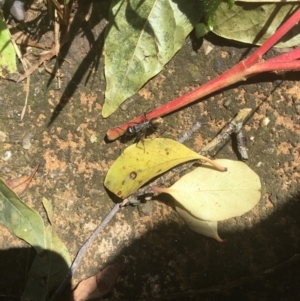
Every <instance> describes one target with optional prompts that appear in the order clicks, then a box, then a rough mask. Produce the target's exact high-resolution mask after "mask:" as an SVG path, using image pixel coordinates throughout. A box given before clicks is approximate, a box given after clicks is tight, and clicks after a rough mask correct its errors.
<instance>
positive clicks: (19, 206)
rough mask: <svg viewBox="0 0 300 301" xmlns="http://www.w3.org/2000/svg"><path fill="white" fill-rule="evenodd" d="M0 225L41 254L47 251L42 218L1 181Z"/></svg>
mask: <svg viewBox="0 0 300 301" xmlns="http://www.w3.org/2000/svg"><path fill="white" fill-rule="evenodd" d="M0 223H1V224H2V225H4V226H5V227H7V228H8V229H9V230H10V231H11V232H13V233H14V234H15V235H16V236H18V237H19V238H21V239H23V240H25V241H26V242H27V243H29V244H30V245H32V246H33V247H34V248H35V249H36V251H37V252H38V253H39V252H41V251H42V250H43V249H45V240H44V222H43V219H42V217H41V216H40V215H39V214H38V213H37V212H36V211H35V210H33V209H31V208H30V207H28V206H27V205H26V204H24V203H23V202H22V201H21V200H20V199H19V197H18V196H17V195H16V194H15V193H14V192H13V191H12V190H11V189H9V188H8V186H7V185H6V184H5V183H4V181H3V180H2V179H0Z"/></svg>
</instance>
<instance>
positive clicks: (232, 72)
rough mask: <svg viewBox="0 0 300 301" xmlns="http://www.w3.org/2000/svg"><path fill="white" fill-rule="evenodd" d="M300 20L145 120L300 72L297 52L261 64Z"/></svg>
mask: <svg viewBox="0 0 300 301" xmlns="http://www.w3.org/2000/svg"><path fill="white" fill-rule="evenodd" d="M299 20H300V9H298V10H297V11H296V12H295V13H294V14H293V15H292V16H291V17H290V18H289V19H288V20H287V21H286V22H285V23H284V24H283V25H282V26H281V27H280V28H279V29H278V30H276V32H275V33H274V34H273V35H272V36H271V37H270V38H269V39H268V40H267V41H266V42H265V43H264V44H263V45H262V46H261V47H259V48H258V49H257V50H256V51H255V52H254V53H253V54H252V55H251V56H250V57H248V58H247V59H245V60H244V61H241V62H239V63H238V64H236V65H235V66H234V67H232V68H231V69H229V70H227V71H226V72H224V73H223V74H221V75H220V76H218V77H217V78H214V79H213V80H211V81H209V82H208V83H206V84H204V85H202V86H200V87H198V88H196V89H195V90H193V91H191V92H188V93H187V94H185V95H183V96H180V97H178V98H175V99H174V100H172V101H170V102H168V103H166V104H163V105H161V106H160V107H158V108H156V109H154V110H153V111H152V112H150V113H148V114H146V118H147V119H148V120H151V119H152V118H155V117H161V116H164V115H167V114H169V113H171V112H174V111H176V110H178V109H181V108H182V107H185V106H187V105H189V104H191V103H192V102H194V101H195V100H197V99H200V98H203V97H205V96H207V95H209V94H211V93H213V92H216V91H218V90H220V89H222V88H225V87H228V86H230V85H232V84H234V83H237V82H239V81H242V80H246V79H247V78H248V77H250V76H253V75H256V74H258V73H262V72H267V71H268V72H269V71H276V70H277V71H279V70H298V69H300V62H299V61H297V60H296V59H298V58H299V57H300V49H299V48H298V49H295V50H292V51H290V52H289V53H285V54H283V55H279V56H277V57H275V58H272V59H270V60H267V61H264V62H259V61H260V60H261V58H262V56H263V55H264V54H265V53H266V52H267V51H268V50H269V49H270V48H271V47H272V46H274V44H275V43H277V42H278V41H279V40H280V39H281V38H282V37H283V36H284V35H285V34H286V33H287V32H288V31H289V30H290V29H291V28H292V27H293V26H295V25H296V24H297V23H298V22H299ZM144 120H145V115H141V116H138V117H135V118H134V119H132V120H131V121H129V122H126V123H124V124H122V125H119V126H117V127H115V128H112V129H110V130H108V131H107V134H106V135H107V138H108V139H109V140H115V139H117V138H119V137H120V136H122V135H124V134H125V132H126V129H127V128H128V127H129V126H132V125H135V124H137V123H141V122H143V121H144Z"/></svg>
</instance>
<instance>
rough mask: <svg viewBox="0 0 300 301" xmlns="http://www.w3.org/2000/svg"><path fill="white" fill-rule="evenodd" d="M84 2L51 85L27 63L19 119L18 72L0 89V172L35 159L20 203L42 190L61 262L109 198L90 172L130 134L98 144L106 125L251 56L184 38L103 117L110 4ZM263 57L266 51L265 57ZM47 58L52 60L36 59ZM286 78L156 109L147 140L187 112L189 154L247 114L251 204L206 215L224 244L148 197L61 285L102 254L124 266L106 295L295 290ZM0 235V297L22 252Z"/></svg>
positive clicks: (295, 162)
mask: <svg viewBox="0 0 300 301" xmlns="http://www.w3.org/2000/svg"><path fill="white" fill-rule="evenodd" d="M90 5H91V2H89V3H86V4H84V5H83V6H82V7H81V6H79V9H78V11H79V12H80V14H79V13H78V14H76V18H78V21H77V22H74V24H75V25H74V28H72V35H71V40H70V42H69V43H68V44H66V45H65V46H64V48H63V50H62V55H61V57H60V59H59V63H60V70H61V72H62V73H63V77H61V78H60V80H61V87H60V88H59V87H58V80H57V78H52V77H51V75H49V74H48V73H47V72H46V71H45V70H44V69H43V68H40V69H39V70H37V71H36V72H35V73H34V74H32V76H31V78H30V87H29V89H30V92H29V103H28V107H27V110H26V114H25V116H24V118H23V120H20V115H21V112H22V108H23V105H24V100H25V95H26V89H27V86H26V81H23V82H21V83H15V82H9V81H6V80H3V79H2V80H1V86H0V91H1V94H0V95H1V98H0V103H1V113H0V130H1V131H2V132H4V133H5V134H6V135H7V136H8V138H7V140H6V141H5V142H1V143H0V158H1V157H2V158H3V155H4V154H5V153H6V152H7V151H10V152H11V154H12V156H11V158H10V159H8V160H6V161H5V160H3V159H1V160H0V171H1V177H2V178H3V179H9V178H14V177H17V176H24V175H28V174H29V173H30V172H31V170H32V168H33V167H34V166H35V165H36V164H37V163H39V164H40V167H39V170H38V173H37V175H36V176H35V178H34V179H33V181H32V183H31V184H30V187H29V189H28V190H27V191H26V192H25V194H24V195H23V196H22V200H23V201H24V202H25V203H26V204H28V205H30V206H31V207H33V208H35V209H36V210H37V211H39V212H43V207H42V205H41V200H42V198H43V197H46V198H47V199H48V200H49V201H51V203H52V205H53V208H54V214H55V218H54V225H53V226H54V227H55V229H56V231H57V232H58V234H59V236H60V237H61V239H62V240H63V241H64V242H65V244H66V245H67V248H68V250H69V252H70V254H71V257H72V259H73V258H74V257H75V255H76V253H77V251H78V249H79V248H80V247H81V246H82V244H83V243H84V242H85V241H86V240H87V238H88V237H89V236H90V234H91V233H92V232H93V230H94V229H95V228H96V227H97V225H98V224H99V223H100V222H101V220H103V218H104V217H105V216H106V215H107V214H108V213H109V211H110V210H111V209H112V207H113V206H114V201H113V200H112V199H111V198H110V196H109V195H108V193H107V191H106V190H105V188H104V186H103V181H104V178H105V175H106V173H107V171H108V169H109V167H110V166H111V165H112V163H113V162H114V161H115V160H116V159H117V158H118V156H119V154H120V153H121V152H122V150H123V149H124V148H125V147H126V146H127V145H129V144H131V143H132V141H127V142H126V143H122V142H120V141H114V142H108V141H107V140H106V139H105V134H106V131H107V130H108V129H109V128H111V127H114V126H117V125H119V124H121V123H123V122H125V121H126V120H130V119H132V118H133V117H135V116H137V115H141V114H143V113H144V112H147V111H149V108H155V107H156V106H158V105H160V104H163V103H166V102H167V101H169V100H171V99H173V98H175V97H178V96H180V95H183V94H184V93H186V92H188V91H191V90H192V89H194V88H196V87H198V86H199V85H201V84H203V83H206V82H207V81H208V80H210V79H212V78H214V77H216V76H217V75H219V74H220V73H222V72H224V71H225V70H227V69H228V68H230V67H232V66H234V65H235V64H236V63H237V62H238V61H240V60H241V59H243V58H244V57H245V56H247V55H249V52H251V51H253V50H252V47H251V46H249V47H246V46H242V47H241V46H239V47H238V46H237V45H235V44H232V43H231V42H230V41H225V40H221V39H219V38H217V37H215V36H213V35H209V36H208V39H209V40H210V41H211V42H212V43H213V44H214V45H215V46H214V48H213V50H212V52H210V53H209V54H208V55H204V51H203V48H202V47H201V43H202V41H199V40H196V39H195V38H194V37H193V36H190V37H188V38H187V40H186V43H185V45H184V46H183V48H182V49H181V50H180V51H179V52H178V53H177V54H176V55H175V57H174V58H173V60H172V61H171V62H169V63H168V64H167V65H166V66H165V68H164V70H163V71H162V72H161V73H160V74H159V75H157V76H156V77H155V78H153V79H152V80H150V81H149V82H148V83H147V84H146V85H145V86H144V87H143V88H142V89H141V90H140V91H139V92H138V93H136V95H134V96H132V97H131V99H130V100H129V101H128V102H127V103H125V105H123V106H122V108H120V109H118V111H117V112H116V113H114V114H113V115H112V116H110V117H109V118H107V119H103V118H102V117H101V108H102V106H103V102H104V93H105V78H104V72H103V67H104V58H103V38H104V29H105V26H106V24H107V21H106V20H107V16H108V10H109V1H94V2H93V6H90ZM89 9H90V10H89ZM88 11H89V13H90V15H89V18H85V17H84V13H85V12H88ZM120 47H122V45H120ZM276 54H278V52H277V51H276V50H271V51H270V52H269V53H268V54H267V57H272V56H274V55H276ZM53 66H54V60H52V61H51V62H49V63H48V67H49V68H50V69H51V68H53ZM298 78H299V72H290V73H285V74H263V75H261V76H256V77H253V78H252V79H250V80H247V81H246V82H243V83H239V84H236V85H234V86H232V87H230V88H227V89H225V90H222V91H220V92H218V93H215V94H214V95H211V96H209V97H205V98H204V99H203V100H201V101H198V102H195V103H194V104H193V105H191V106H188V107H186V108H185V109H184V110H181V111H178V112H176V113H174V114H171V115H169V116H167V117H165V118H164V123H163V125H162V126H161V127H160V128H159V129H158V131H156V132H155V133H154V134H153V135H152V136H150V137H158V136H159V137H166V138H172V139H178V138H179V137H181V136H182V135H183V134H184V133H185V132H186V131H187V130H189V129H190V128H191V127H192V125H194V124H195V123H196V122H197V121H199V122H200V123H201V125H202V126H201V128H200V129H199V130H198V131H197V132H195V133H194V134H193V135H192V136H191V138H190V139H189V140H188V141H186V142H185V144H186V145H187V146H188V147H190V148H192V149H193V150H195V151H199V150H200V149H201V148H202V147H203V146H204V145H205V144H207V143H208V142H209V141H210V140H211V139H213V138H214V137H215V136H216V134H217V133H218V132H219V131H220V130H221V128H222V127H223V126H224V125H225V124H226V123H227V122H228V121H230V120H231V119H232V118H233V117H234V116H235V114H236V113H237V112H238V111H239V110H240V109H242V108H251V109H253V110H255V113H254V114H253V116H252V117H251V118H250V119H249V121H248V122H247V124H246V125H245V127H244V131H245V134H246V136H247V138H248V144H249V145H248V149H249V160H248V161H247V164H248V165H249V166H250V167H251V168H252V169H253V170H254V171H255V172H256V173H257V174H258V175H259V177H260V179H261V183H262V197H261V200H260V202H259V204H258V205H257V206H256V207H255V208H254V209H253V210H252V211H251V212H249V213H247V214H245V215H243V216H241V217H236V218H232V219H229V220H226V221H224V222H221V223H220V224H219V234H220V236H221V237H222V238H224V239H226V241H225V242H224V243H219V242H217V241H215V240H213V239H211V238H207V237H204V236H201V235H199V234H196V233H193V232H192V231H191V230H189V229H188V228H187V227H186V225H185V224H184V222H183V221H182V220H181V219H180V217H179V216H178V215H177V213H176V211H174V210H173V207H172V200H171V199H169V198H167V197H165V196H163V197H159V198H158V199H157V200H154V201H152V208H150V209H147V215H143V214H141V210H139V208H138V207H126V208H123V209H122V210H121V211H120V212H119V213H118V214H117V215H116V217H115V218H114V219H113V220H112V221H111V222H110V223H109V224H108V226H107V227H106V228H105V230H104V232H103V233H101V235H99V237H98V238H97V239H96V241H95V242H94V244H93V245H92V246H91V247H90V249H89V251H88V252H87V254H86V255H85V257H84V259H83V262H82V263H81V265H80V267H79V269H78V270H77V272H76V273H75V275H74V277H73V279H72V282H71V283H70V285H69V286H68V288H67V290H70V289H71V288H73V287H74V286H75V285H76V284H77V283H78V282H79V281H80V280H81V279H83V278H86V277H88V276H91V275H93V274H95V273H96V272H97V271H99V270H101V269H103V268H104V267H105V266H107V265H108V264H109V263H114V262H121V263H123V264H124V267H125V269H124V270H123V271H122V273H121V275H120V277H119V279H118V281H117V283H116V285H115V286H114V287H113V289H112V291H111V292H110V293H109V294H108V295H107V299H108V300H113V299H114V300H153V299H159V300H169V299H171V300H200V299H201V300H209V301H212V300H297V299H299V298H300V292H299V288H298V283H299V280H300V273H299V268H300V263H299V262H300V261H299V255H298V254H299V253H300V252H299V248H300V235H299V234H300V233H299V229H300V227H299V226H300V218H299V210H300V203H299V198H300V188H299V184H298V182H299V178H300V167H299V163H300V135H299V134H300V119H299V111H298V112H297V107H296V106H295V101H294V100H293V97H294V99H295V97H296V96H295V95H297V94H298V93H300V88H299V82H298V81H297V80H298ZM132 100H133V101H132ZM266 118H267V119H266ZM268 120H269V122H268ZM29 134H32V138H31V139H30V141H31V147H30V148H29V149H24V148H23V145H22V141H23V138H24V137H25V136H26V135H29ZM235 149H236V146H235V141H234V140H233V141H230V142H229V143H227V144H226V145H225V146H224V147H223V148H222V149H221V150H220V151H219V152H218V153H217V154H215V156H214V157H215V158H228V159H233V160H237V159H239V156H238V154H237V153H236V151H235ZM43 217H45V214H44V213H43ZM1 233H2V237H1V238H0V247H1V251H0V273H1V276H0V279H1V281H0V300H7V301H10V300H16V299H19V297H20V296H21V294H22V291H23V290H24V287H25V284H26V280H27V273H28V270H29V267H30V264H31V262H32V259H33V257H34V254H35V253H34V251H33V249H31V248H30V246H28V245H27V244H26V243H25V242H22V241H20V240H18V239H17V238H16V237H15V236H13V235H12V234H11V233H10V232H9V231H8V230H7V229H6V228H4V227H2V226H1ZM295 255H296V256H295ZM67 293H68V292H66V294H67Z"/></svg>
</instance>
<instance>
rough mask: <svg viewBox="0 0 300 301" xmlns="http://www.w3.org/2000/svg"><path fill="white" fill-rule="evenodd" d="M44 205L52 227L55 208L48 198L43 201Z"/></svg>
mask: <svg viewBox="0 0 300 301" xmlns="http://www.w3.org/2000/svg"><path fill="white" fill-rule="evenodd" d="M42 203H43V206H44V208H45V211H46V213H47V217H48V220H49V222H50V224H51V225H52V221H53V207H52V205H51V203H50V202H49V201H48V200H47V199H46V198H43V199H42Z"/></svg>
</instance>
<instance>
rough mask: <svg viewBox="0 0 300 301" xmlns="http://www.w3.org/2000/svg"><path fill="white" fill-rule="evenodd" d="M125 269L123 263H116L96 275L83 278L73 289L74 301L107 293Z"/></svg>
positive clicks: (81, 300) (83, 300) (89, 298)
mask: <svg viewBox="0 0 300 301" xmlns="http://www.w3.org/2000/svg"><path fill="white" fill-rule="evenodd" d="M123 269H124V266H123V264H120V263H115V264H112V265H109V266H107V267H106V268H104V270H102V271H101V272H98V273H97V274H96V275H94V276H92V277H89V278H87V279H84V280H82V281H81V282H80V283H79V284H78V286H77V287H76V289H75V290H74V291H73V301H86V300H92V299H95V298H100V297H102V296H104V295H106V294H107V293H108V292H109V291H110V290H111V289H112V288H113V286H114V284H115V282H116V280H117V278H118V276H119V274H120V272H121V271H122V270H123Z"/></svg>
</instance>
